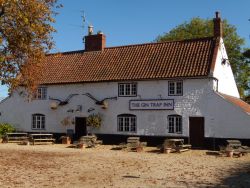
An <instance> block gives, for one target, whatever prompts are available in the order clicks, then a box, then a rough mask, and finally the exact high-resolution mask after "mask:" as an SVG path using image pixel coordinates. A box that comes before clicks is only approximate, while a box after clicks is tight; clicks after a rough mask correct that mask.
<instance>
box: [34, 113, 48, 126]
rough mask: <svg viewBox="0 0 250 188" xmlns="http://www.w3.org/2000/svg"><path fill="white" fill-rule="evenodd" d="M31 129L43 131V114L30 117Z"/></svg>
mask: <svg viewBox="0 0 250 188" xmlns="http://www.w3.org/2000/svg"><path fill="white" fill-rule="evenodd" d="M32 129H45V115H43V114H33V115H32Z"/></svg>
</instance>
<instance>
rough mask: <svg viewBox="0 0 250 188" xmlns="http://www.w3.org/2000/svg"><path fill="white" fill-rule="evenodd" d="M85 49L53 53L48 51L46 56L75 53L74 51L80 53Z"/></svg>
mask: <svg viewBox="0 0 250 188" xmlns="http://www.w3.org/2000/svg"><path fill="white" fill-rule="evenodd" d="M84 51H85V50H73V51H65V52H55V53H48V54H46V56H51V55H60V54H65V55H66V54H76V53H82V52H84Z"/></svg>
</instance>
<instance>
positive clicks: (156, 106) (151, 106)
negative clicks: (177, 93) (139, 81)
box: [129, 99, 174, 110]
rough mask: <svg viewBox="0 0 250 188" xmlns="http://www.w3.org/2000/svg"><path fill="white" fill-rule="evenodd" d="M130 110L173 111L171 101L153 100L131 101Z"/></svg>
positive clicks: (172, 101) (172, 102)
mask: <svg viewBox="0 0 250 188" xmlns="http://www.w3.org/2000/svg"><path fill="white" fill-rule="evenodd" d="M129 109H130V110H173V109H174V100H173V99H155V100H131V101H129Z"/></svg>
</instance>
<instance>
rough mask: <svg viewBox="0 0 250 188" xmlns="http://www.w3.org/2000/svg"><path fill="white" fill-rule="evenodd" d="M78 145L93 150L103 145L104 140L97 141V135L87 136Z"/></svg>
mask: <svg viewBox="0 0 250 188" xmlns="http://www.w3.org/2000/svg"><path fill="white" fill-rule="evenodd" d="M77 144H84V145H85V146H86V147H89V148H92V147H96V146H97V145H100V144H102V140H97V136H96V135H87V136H82V137H81V138H80V139H79V141H78V143H77Z"/></svg>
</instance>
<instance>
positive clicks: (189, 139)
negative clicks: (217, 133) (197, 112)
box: [188, 116, 205, 148]
mask: <svg viewBox="0 0 250 188" xmlns="http://www.w3.org/2000/svg"><path fill="white" fill-rule="evenodd" d="M190 118H202V119H203V125H202V126H203V127H202V129H203V136H202V139H203V140H202V144H201V145H202V146H198V147H195V148H203V147H204V146H205V117H204V116H189V117H188V123H189V137H188V142H189V144H191V134H190V131H191V126H190V125H191V124H190ZM192 147H193V146H192Z"/></svg>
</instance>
